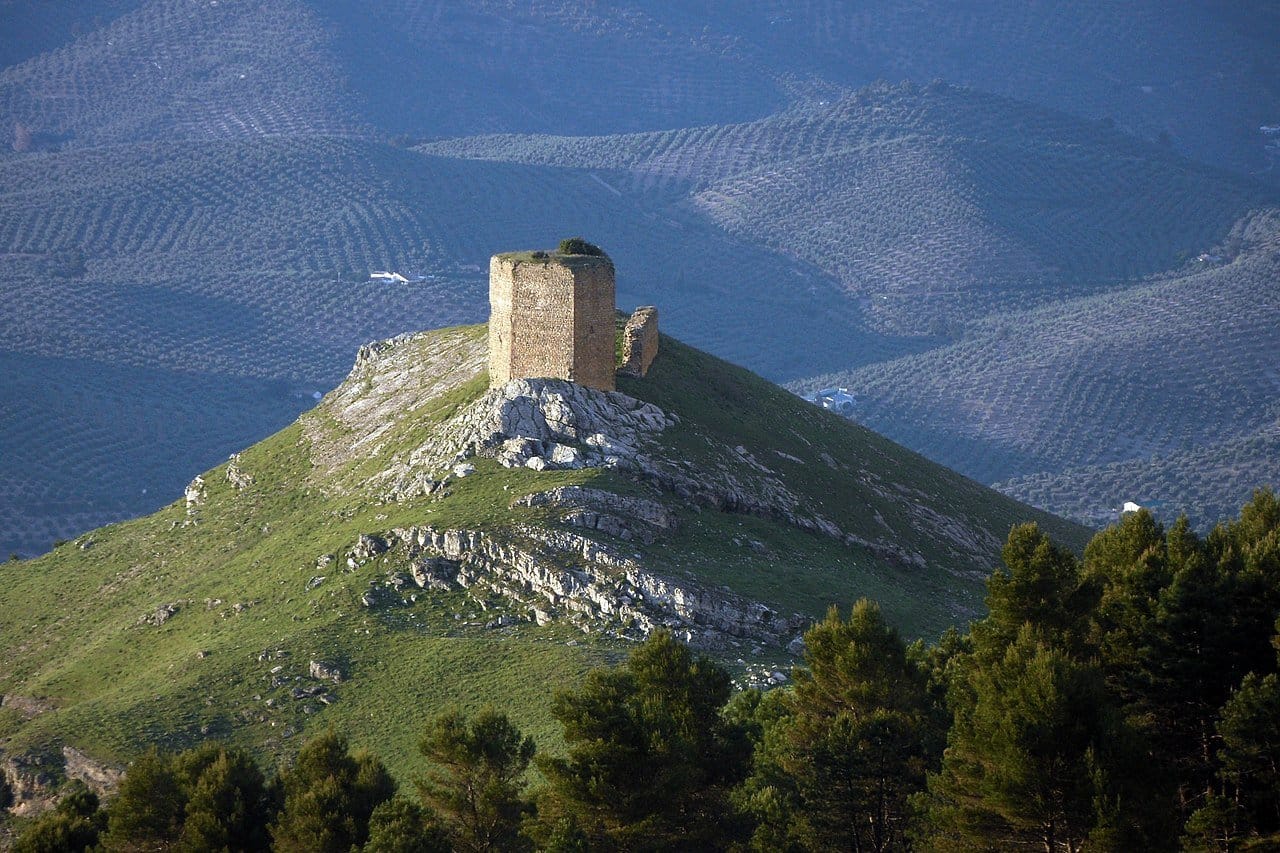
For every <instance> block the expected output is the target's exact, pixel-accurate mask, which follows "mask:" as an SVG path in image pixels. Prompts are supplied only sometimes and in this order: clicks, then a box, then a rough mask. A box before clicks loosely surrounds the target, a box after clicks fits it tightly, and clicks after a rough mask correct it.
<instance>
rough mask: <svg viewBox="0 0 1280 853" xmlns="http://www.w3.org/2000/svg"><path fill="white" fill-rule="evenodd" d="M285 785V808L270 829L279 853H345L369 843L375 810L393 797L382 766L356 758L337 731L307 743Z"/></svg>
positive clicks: (283, 778) (368, 757) (284, 776)
mask: <svg viewBox="0 0 1280 853" xmlns="http://www.w3.org/2000/svg"><path fill="white" fill-rule="evenodd" d="M281 781H282V784H283V787H284V792H285V799H284V809H283V811H282V812H281V813H280V816H279V818H278V820H277V821H276V823H275V824H273V825H272V826H271V837H272V841H273V849H275V850H278V851H296V852H297V853H303V851H308V853H347V851H349V850H350V849H351V848H352V847H358V846H359V845H362V844H363V843H364V842H365V840H366V839H367V837H368V831H369V818H370V816H371V815H372V813H373V810H374V809H375V808H377V806H378V805H380V804H381V803H382V802H384V801H386V800H389V799H390V798H391V797H392V796H393V795H394V794H395V782H394V780H393V779H392V778H391V775H390V774H389V773H387V771H386V768H385V767H383V766H382V762H380V761H378V760H377V759H376V758H375V757H373V756H372V755H369V754H367V753H361V754H357V755H355V756H352V755H351V754H350V753H349V751H348V748H347V739H346V738H344V737H342V736H341V735H338V734H337V733H335V732H334V731H333V730H330V731H328V732H326V733H325V734H323V735H320V736H319V737H316V738H314V739H312V740H311V741H308V742H307V743H306V744H305V745H304V746H303V747H302V750H301V751H300V752H299V753H298V759H297V761H296V762H295V763H294V766H293V767H292V768H291V769H289V770H288V771H286V772H285V773H283V774H281Z"/></svg>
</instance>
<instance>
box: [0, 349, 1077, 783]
mask: <svg viewBox="0 0 1280 853" xmlns="http://www.w3.org/2000/svg"><path fill="white" fill-rule="evenodd" d="M486 352H487V350H486V344H485V329H484V327H483V326H473V327H459V328H452V329H445V330H441V331H436V332H430V333H423V334H414V335H408V336H401V337H398V338H395V339H391V340H388V341H384V342H382V343H378V344H373V345H369V346H367V347H365V348H363V349H362V350H361V353H360V356H359V358H358V359H357V362H356V365H355V367H354V369H353V370H352V372H351V374H350V375H349V376H348V378H347V379H346V380H345V381H344V382H343V383H342V384H341V385H339V386H338V388H336V389H335V390H334V391H332V392H330V393H329V394H328V395H326V396H325V398H324V400H323V401H322V402H321V403H320V404H319V405H318V406H317V407H316V408H314V409H313V410H311V411H309V412H307V413H305V414H304V415H303V416H302V417H301V418H300V419H299V420H298V421H297V422H296V423H294V424H292V425H290V426H288V427H286V428H285V429H283V430H282V431H280V432H279V433H277V434H275V435H274V436H272V437H271V438H269V439H266V440H265V441H262V442H260V443H258V444H256V445H254V446H252V447H250V448H248V449H246V450H244V451H243V452H241V453H239V454H236V455H235V456H234V457H232V459H231V460H229V461H228V462H226V463H224V464H222V465H220V466H217V467H215V468H213V469H212V470H210V471H208V472H206V473H205V474H203V475H202V476H200V477H198V478H196V479H195V480H194V481H192V483H191V484H189V486H188V488H187V489H186V491H185V497H184V499H182V500H179V501H176V502H174V503H172V504H170V505H169V506H167V507H165V508H164V509H162V510H160V511H159V512H158V513H156V514H154V515H152V516H149V517H146V518H141V519H137V520H135V521H130V522H125V523H121V524H116V525H112V526H109V527H105V528H102V529H99V530H96V531H93V532H92V533H89V534H86V535H84V536H82V537H80V538H79V539H77V540H76V541H75V542H71V543H68V544H66V545H63V546H61V547H59V548H56V549H55V550H54V551H53V552H51V553H50V554H48V555H46V556H44V557H41V558H38V559H35V560H30V561H25V562H21V563H7V564H4V565H3V567H0V573H3V592H2V593H0V613H3V614H4V618H2V619H0V648H4V649H5V657H6V660H7V661H8V662H9V666H8V667H7V668H6V671H5V672H4V673H2V674H0V694H3V695H4V696H5V697H6V698H5V701H4V707H3V708H0V737H3V738H4V741H3V749H4V750H5V752H7V753H8V754H9V755H10V756H11V757H13V756H23V758H22V760H21V767H22V768H23V771H22V772H23V773H24V774H26V776H24V778H30V777H31V776H32V774H34V773H35V772H36V770H37V769H38V768H40V767H44V766H47V767H50V768H53V769H55V770H56V769H57V768H59V767H60V766H61V764H62V761H63V758H62V755H63V753H62V748H63V747H64V746H67V747H71V748H73V749H74V750H77V751H78V752H79V753H83V754H86V755H89V756H91V757H92V758H94V759H96V760H99V761H107V762H119V761H122V760H124V759H127V758H128V757H129V756H131V755H134V754H136V752H137V751H138V750H139V749H140V748H141V747H142V746H143V745H144V744H146V743H152V742H156V743H160V744H163V745H166V746H170V747H176V746H181V745H185V744H190V743H193V742H195V741H197V740H200V739H203V738H219V739H223V740H228V741H231V742H233V743H238V744H241V745H245V746H248V747H251V748H252V749H254V750H255V751H257V752H260V753H279V752H288V751H289V750H290V749H293V748H295V744H296V743H297V742H298V741H299V740H300V739H301V737H302V736H304V735H305V734H307V733H310V732H314V731H316V730H318V729H322V728H323V727H325V726H326V725H328V724H330V723H335V724H338V725H340V726H342V727H343V728H344V729H346V730H348V731H350V732H351V733H352V735H353V737H355V738H356V739H357V740H358V741H359V742H361V743H365V744H368V745H370V746H373V747H375V748H377V749H378V750H379V752H380V753H381V754H382V755H384V756H386V757H387V760H388V762H389V763H391V764H392V765H393V769H397V770H403V769H404V766H403V765H402V764H401V760H402V759H401V758H400V757H401V756H409V755H411V754H412V744H413V743H414V740H415V738H416V737H417V736H418V734H419V732H418V728H417V727H418V725H419V724H420V721H421V719H422V715H423V714H424V713H426V712H428V711H429V710H430V709H433V708H437V707H440V706H441V705H443V704H446V703H450V702H455V703H460V704H462V705H464V706H467V707H471V708H474V707H477V706H479V705H481V704H483V703H485V702H499V703H500V704H502V705H503V707H506V708H508V709H510V711H511V713H512V715H513V717H515V718H517V719H518V720H519V722H520V723H521V724H522V725H523V726H525V727H526V728H527V730H530V731H533V732H536V733H538V734H539V735H540V736H541V735H547V734H548V733H549V731H550V729H549V717H548V713H547V709H548V702H549V701H550V694H551V692H552V691H550V690H547V689H546V687H547V685H559V684H567V683H571V682H572V681H573V680H574V679H576V678H577V677H579V675H580V674H581V673H582V672H583V671H584V670H585V669H587V668H589V667H590V666H592V665H595V664H598V663H600V662H601V661H607V660H615V659H617V657H618V656H619V655H620V654H622V653H624V652H625V650H626V649H627V648H628V647H629V645H630V644H631V642H633V641H634V640H635V639H637V638H639V637H640V636H643V635H644V634H645V633H646V632H647V631H648V630H649V629H650V628H651V627H653V626H656V625H665V626H668V627H670V628H672V629H673V630H675V631H676V632H677V633H678V635H679V636H681V637H682V638H684V639H686V640H688V641H690V642H692V643H694V644H695V645H698V646H700V647H702V648H706V649H709V650H711V651H712V652H713V653H715V654H716V655H717V656H719V657H721V658H722V659H724V660H726V661H728V662H730V663H731V664H733V666H734V668H735V670H736V671H737V672H738V674H739V675H740V676H742V677H747V674H748V672H755V673H759V672H761V671H762V669H763V671H772V669H773V668H775V667H776V666H777V665H779V664H782V663H785V662H787V661H789V660H790V659H791V655H792V654H793V653H794V652H795V651H796V648H795V645H794V640H795V638H796V637H797V636H798V634H799V633H800V631H801V629H802V628H803V627H804V626H805V625H806V624H807V623H808V622H809V620H811V619H813V618H815V617H816V616H818V615H820V614H821V613H822V612H823V611H824V610H825V608H826V607H827V606H828V605H829V604H831V603H839V604H841V605H847V604H848V603H849V602H851V601H853V600H854V599H856V598H859V597H861V596H870V597H874V598H875V599H877V600H879V601H880V602H882V604H883V606H884V608H885V612H886V614H887V615H888V616H890V617H891V618H892V619H893V620H894V621H895V622H896V623H897V624H899V625H901V626H902V627H903V629H904V630H905V631H906V632H907V633H909V634H910V635H913V636H930V637H931V636H934V635H936V634H937V633H938V632H939V631H940V630H942V629H943V628H944V627H946V626H948V625H952V624H962V623H964V622H967V621H968V620H969V619H970V618H972V617H974V616H976V615H977V614H978V613H979V608H980V601H981V596H982V579H983V577H984V576H985V575H986V574H987V572H989V571H990V569H991V568H992V567H994V565H996V562H997V560H998V551H999V548H1000V545H1001V543H1002V541H1003V539H1004V537H1005V535H1006V534H1007V532H1008V530H1009V528H1010V526H1011V525H1012V524H1014V523H1016V522H1018V521H1022V520H1025V519H1034V520H1037V521H1038V522H1040V523H1041V524H1042V525H1043V526H1044V528H1045V529H1046V530H1048V531H1049V532H1050V533H1051V534H1052V535H1053V536H1054V537H1055V538H1056V539H1059V540H1061V541H1064V542H1069V543H1071V544H1072V545H1073V546H1074V547H1077V548H1079V547H1082V546H1083V543H1084V540H1085V538H1086V536H1087V531H1086V530H1085V529H1084V528H1080V527H1076V526H1074V525H1071V524H1069V523H1065V522H1062V521H1060V520H1058V519H1056V518H1054V517H1052V516H1047V515H1045V514H1043V513H1039V512H1037V511H1035V510H1032V509H1031V508H1029V507H1027V506H1025V505H1022V504H1018V503H1016V502H1014V501H1012V500H1010V499H1008V498H1005V497H1003V496H1001V495H999V494H997V493H995V492H992V491H991V490H989V489H986V488H984V487H982V486H980V485H978V484H976V483H974V482H972V481H970V480H967V479H965V478H963V477H960V476H958V475H956V474H953V473H952V472H949V471H946V470H945V469H942V468H939V467H938V466H936V465H934V464H932V463H930V462H928V461H926V460H925V459H923V458H922V457H920V456H917V455H915V454H913V453H911V452H909V451H906V450H904V449H903V448H901V447H899V446H897V445H895V444H893V443H892V442H889V441H886V440H885V439H883V438H880V437H879V436H876V435H875V434H873V433H871V432H869V431H867V430H865V429H863V428H861V427H859V426H857V425H855V424H851V423H849V422H847V421H845V420H843V419H840V418H838V417H836V416H834V415H831V414H830V413H828V412H825V411H823V410H822V409H820V408H818V407H815V406H812V405H811V404H808V403H806V402H804V401H802V400H800V399H799V398H797V397H794V396H792V395H790V394H788V393H787V392H785V391H783V390H781V389H779V388H777V387H776V386H774V385H771V384H770V383H767V382H765V381H764V380H762V379H760V378H758V377H756V376H755V375H753V374H751V373H750V372H748V371H746V370H744V369H742V368H739V367H735V366H733V365H730V364H728V363H726V362H723V361H720V360H718V359H715V358H713V357H711V356H708V355H706V354H704V353H701V352H699V351H697V350H695V349H693V348H690V347H687V346H685V345H683V344H681V343H679V342H678V341H676V340H674V339H671V338H665V337H664V338H663V339H662V341H661V350H660V354H659V356H658V359H657V361H655V362H654V365H653V368H652V370H651V371H650V372H649V374H648V375H647V376H646V377H645V378H643V379H635V378H629V377H619V381H618V386H619V390H618V392H617V393H613V392H601V391H594V390H592V389H588V388H584V387H582V386H578V385H574V384H571V383H566V382H561V381H556V380H516V381H513V382H511V383H508V384H507V385H505V386H502V387H500V388H495V389H489V388H488V382H487V377H486V372H485V369H484V363H485V358H486Z"/></svg>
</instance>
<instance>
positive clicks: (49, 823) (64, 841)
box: [13, 779, 106, 853]
mask: <svg viewBox="0 0 1280 853" xmlns="http://www.w3.org/2000/svg"><path fill="white" fill-rule="evenodd" d="M98 806H99V802H98V795H97V794H95V793H93V791H91V790H89V788H88V786H87V785H85V784H84V783H83V782H81V781H80V780H78V779H77V780H75V781H73V782H72V783H71V784H70V786H69V790H68V791H67V793H65V794H64V795H63V798H62V799H61V800H60V801H59V802H58V805H57V806H56V807H55V808H54V809H52V810H51V811H48V812H46V813H45V814H43V815H41V816H40V818H38V819H37V820H36V821H35V823H32V824H31V825H30V826H28V827H27V828H26V830H25V831H24V832H23V833H22V834H21V835H19V836H18V838H17V840H16V841H15V842H14V845H13V849H14V851H15V853H68V851H74V853H80V851H83V850H92V849H94V848H96V846H97V844H98V839H99V837H100V836H101V833H102V830H103V828H104V826H105V823H106V814H105V813H104V812H103V811H102V810H101V809H100V808H99V807H98Z"/></svg>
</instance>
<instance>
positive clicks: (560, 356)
mask: <svg viewBox="0 0 1280 853" xmlns="http://www.w3.org/2000/svg"><path fill="white" fill-rule="evenodd" d="M615 326H616V322H615V320H614V280H613V262H612V261H610V260H609V259H608V258H607V257H602V256H596V255H561V254H558V253H554V252H552V253H546V252H511V253H508V254H504V255H494V256H493V258H492V259H490V261H489V384H490V385H494V386H497V385H502V384H504V383H506V382H508V381H509V380H512V379H532V378H534V377H551V378H555V379H568V380H570V381H572V382H577V383H579V384H580V385H587V386H590V387H592V388H599V389H600V390H602V391H612V390H614V332H615Z"/></svg>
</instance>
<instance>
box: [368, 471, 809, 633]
mask: <svg viewBox="0 0 1280 853" xmlns="http://www.w3.org/2000/svg"><path fill="white" fill-rule="evenodd" d="M614 497H617V496H614ZM649 511H651V512H652V511H653V510H652V508H649ZM654 517H655V519H661V516H660V514H655V516H654ZM383 538H384V539H385V540H386V541H387V542H388V543H389V545H390V546H391V552H390V553H389V554H388V556H389V557H392V558H395V559H398V560H403V561H405V562H407V563H408V564H409V567H410V568H409V575H410V577H412V579H413V581H414V583H416V584H417V585H418V586H419V587H422V588H429V589H450V588H459V587H462V588H473V589H474V588H485V589H488V590H489V591H491V592H493V593H495V594H497V595H500V596H502V597H505V598H507V599H510V600H512V601H514V602H517V603H518V604H520V605H521V606H522V607H524V608H525V609H526V610H527V611H528V612H529V618H530V620H532V621H536V622H538V624H545V623H546V622H549V621H551V620H552V619H553V618H556V616H557V614H558V615H559V616H561V617H563V618H566V619H568V620H569V621H571V622H575V623H577V624H580V625H582V626H584V627H588V628H591V627H594V628H595V629H606V628H607V629H612V630H614V631H616V632H618V633H619V634H621V635H623V636H629V637H632V638H634V639H640V638H642V637H644V636H646V635H647V634H648V633H649V632H651V631H653V630H654V629H656V628H659V627H665V628H668V629H670V630H671V631H673V632H674V633H676V634H677V635H678V636H679V637H680V638H681V639H683V640H685V641H686V642H690V643H693V644H695V645H699V646H702V647H705V648H728V647H730V646H732V645H733V644H734V643H735V641H738V640H748V641H751V642H754V643H763V644H768V645H771V646H775V647H779V648H785V647H786V646H787V644H788V643H790V642H791V641H792V640H793V639H794V638H795V636H796V634H797V633H798V632H799V631H800V630H801V629H802V628H803V627H804V625H805V624H807V620H806V619H805V618H804V617H802V616H800V615H798V614H793V615H790V616H784V615H782V614H779V613H778V612H777V611H775V610H773V609H771V608H769V607H766V606H765V605H763V604H760V603H758V602H754V601H750V600H747V599H744V598H742V597H741V596H737V595H734V594H732V593H730V592H728V591H727V590H724V589H719V588H717V589H709V588H705V587H702V586H701V585H699V584H696V583H693V582H690V581H687V580H677V579H674V578H670V577H663V576H660V575H658V574H656V573H654V572H653V571H651V570H649V569H647V568H646V567H645V566H644V565H643V564H642V563H641V562H640V561H639V560H638V559H635V558H633V557H630V556H627V555H624V554H621V553H619V552H618V551H616V550H615V549H613V548H611V547H610V546H608V545H605V544H603V543H601V542H598V541H596V540H594V539H591V538H590V537H587V536H585V535H582V534H579V533H575V532H572V531H566V530H552V529H548V528H545V527H538V526H533V525H529V526H522V527H517V528H515V529H514V530H512V531H509V532H508V533H507V535H499V534H493V533H486V532H481V531H474V530H439V529H436V528H433V527H410V528H397V529H395V530H392V531H390V532H388V533H386V534H384V536H383Z"/></svg>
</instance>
